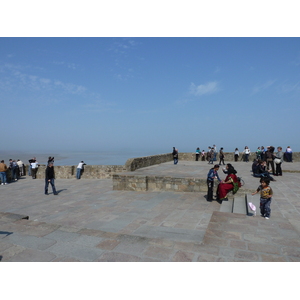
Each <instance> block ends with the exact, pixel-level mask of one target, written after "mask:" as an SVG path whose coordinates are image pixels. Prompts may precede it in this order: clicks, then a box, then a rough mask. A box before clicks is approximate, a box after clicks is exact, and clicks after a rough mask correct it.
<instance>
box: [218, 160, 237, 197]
mask: <svg viewBox="0 0 300 300" xmlns="http://www.w3.org/2000/svg"><path fill="white" fill-rule="evenodd" d="M224 173H226V174H227V176H226V178H225V180H224V181H221V182H220V184H219V185H218V189H217V199H218V200H221V201H222V200H223V201H228V198H227V194H228V192H230V191H232V190H233V193H234V194H235V193H236V192H237V191H238V189H239V181H238V178H237V176H236V175H235V174H236V173H237V172H236V170H235V169H234V167H233V166H232V165H231V164H227V165H226V171H224Z"/></svg>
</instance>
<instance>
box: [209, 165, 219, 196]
mask: <svg viewBox="0 0 300 300" xmlns="http://www.w3.org/2000/svg"><path fill="white" fill-rule="evenodd" d="M219 168H220V166H219V165H215V166H214V167H213V168H211V169H210V170H209V172H208V174H207V188H208V191H207V198H206V200H207V201H209V202H211V201H212V200H213V190H214V179H215V178H216V179H218V180H219V182H221V179H220V177H219V174H218V170H219Z"/></svg>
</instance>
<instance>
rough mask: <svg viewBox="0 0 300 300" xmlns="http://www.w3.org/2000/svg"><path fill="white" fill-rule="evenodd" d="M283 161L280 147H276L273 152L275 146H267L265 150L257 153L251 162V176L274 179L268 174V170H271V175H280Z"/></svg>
mask: <svg viewBox="0 0 300 300" xmlns="http://www.w3.org/2000/svg"><path fill="white" fill-rule="evenodd" d="M259 150H260V149H259ZM283 161H284V153H283V151H282V147H277V152H275V147H273V146H268V147H267V149H266V151H264V152H258V153H257V156H256V159H254V161H253V164H252V172H253V176H254V177H267V178H269V179H270V180H271V181H276V180H275V179H274V178H273V177H272V176H271V175H270V172H272V174H273V176H282V168H281V164H282V163H283ZM275 166H276V167H275Z"/></svg>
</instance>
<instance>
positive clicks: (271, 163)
mask: <svg viewBox="0 0 300 300" xmlns="http://www.w3.org/2000/svg"><path fill="white" fill-rule="evenodd" d="M269 165H271V168H272V173H273V174H275V166H274V160H273V159H269V158H268V159H267V168H268V169H269Z"/></svg>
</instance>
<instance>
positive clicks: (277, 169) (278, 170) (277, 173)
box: [275, 147, 283, 176]
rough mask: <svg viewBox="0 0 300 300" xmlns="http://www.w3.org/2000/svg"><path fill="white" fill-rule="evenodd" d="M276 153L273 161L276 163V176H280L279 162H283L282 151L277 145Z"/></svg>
mask: <svg viewBox="0 0 300 300" xmlns="http://www.w3.org/2000/svg"><path fill="white" fill-rule="evenodd" d="M277 151H278V152H277V153H276V158H275V163H276V176H282V169H281V164H282V163H283V152H282V147H277ZM276 160H279V161H280V162H279V163H277V162H276Z"/></svg>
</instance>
